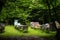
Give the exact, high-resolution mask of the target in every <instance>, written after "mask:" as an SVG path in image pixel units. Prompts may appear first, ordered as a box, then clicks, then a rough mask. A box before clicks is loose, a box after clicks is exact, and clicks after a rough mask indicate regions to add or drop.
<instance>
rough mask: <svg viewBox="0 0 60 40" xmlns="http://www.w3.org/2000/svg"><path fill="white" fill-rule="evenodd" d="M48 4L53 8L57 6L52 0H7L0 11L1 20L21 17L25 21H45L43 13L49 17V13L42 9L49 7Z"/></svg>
mask: <svg viewBox="0 0 60 40" xmlns="http://www.w3.org/2000/svg"><path fill="white" fill-rule="evenodd" d="M46 2H48V3H46ZM51 2H52V3H51ZM56 2H57V1H56ZM59 3H60V1H59V0H58V3H56V6H57V5H59ZM46 4H47V5H46ZM48 4H49V5H50V9H53V6H54V7H56V6H55V1H52V0H48V1H46V0H6V3H5V6H4V7H3V8H2V10H1V12H0V13H1V14H0V20H2V21H4V19H6V20H7V19H9V18H19V20H20V21H22V22H25V23H26V22H29V20H31V19H34V20H39V21H43V20H44V15H43V14H45V15H46V16H47V17H49V14H47V13H48V12H46V11H45V10H43V11H45V13H44V12H43V11H42V10H40V9H48V7H47V6H48ZM48 19H49V18H48ZM49 20H50V19H49Z"/></svg>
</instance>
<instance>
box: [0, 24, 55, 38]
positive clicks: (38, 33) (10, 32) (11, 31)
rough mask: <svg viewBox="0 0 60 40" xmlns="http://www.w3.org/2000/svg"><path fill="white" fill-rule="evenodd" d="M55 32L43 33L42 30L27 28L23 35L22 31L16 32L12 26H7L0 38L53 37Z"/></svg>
mask: <svg viewBox="0 0 60 40" xmlns="http://www.w3.org/2000/svg"><path fill="white" fill-rule="evenodd" d="M55 34H56V32H49V33H46V32H43V31H42V30H35V29H31V28H30V27H29V28H28V33H23V32H22V31H18V30H17V29H15V28H14V26H11V25H8V26H6V27H5V32H4V33H0V36H5V37H8V36H54V35H55Z"/></svg>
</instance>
